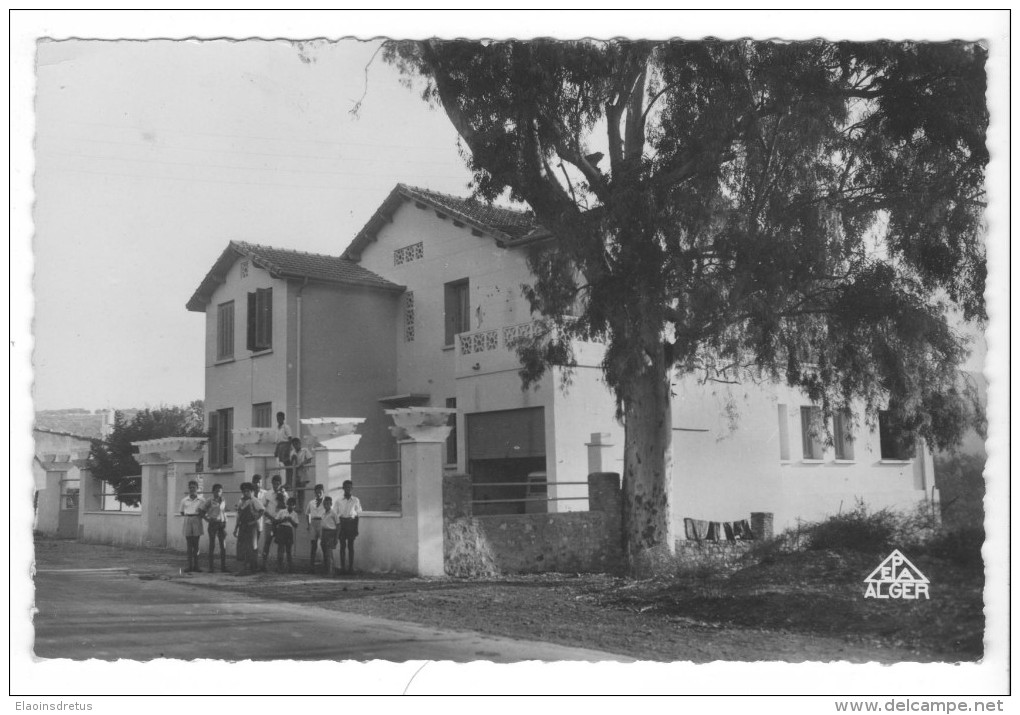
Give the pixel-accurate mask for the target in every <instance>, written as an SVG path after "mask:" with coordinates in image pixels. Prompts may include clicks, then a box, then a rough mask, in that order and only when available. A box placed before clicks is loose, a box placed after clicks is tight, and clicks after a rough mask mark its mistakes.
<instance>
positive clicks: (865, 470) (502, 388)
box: [359, 199, 933, 535]
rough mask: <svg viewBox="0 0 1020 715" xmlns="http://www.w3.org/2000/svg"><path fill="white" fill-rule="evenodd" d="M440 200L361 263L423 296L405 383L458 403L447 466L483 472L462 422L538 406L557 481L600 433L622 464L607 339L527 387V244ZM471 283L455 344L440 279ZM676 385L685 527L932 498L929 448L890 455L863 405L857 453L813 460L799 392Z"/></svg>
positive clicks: (398, 215)
mask: <svg viewBox="0 0 1020 715" xmlns="http://www.w3.org/2000/svg"><path fill="white" fill-rule="evenodd" d="M441 209H442V207H440V208H438V209H437V208H436V207H435V206H432V205H429V204H427V203H423V202H416V201H414V200H410V199H409V200H405V201H404V202H403V204H402V205H400V206H398V207H397V208H396V209H395V210H394V211H393V212H392V214H391V215H390V216H388V218H389V221H388V222H387V223H385V224H383V225H382V226H381V228H379V230H378V231H376V232H375V233H374V239H375V240H374V241H372V242H370V243H368V244H367V245H365V246H364V247H363V248H362V249H361V252H360V256H359V257H360V263H361V265H362V266H363V267H365V268H367V269H368V270H370V271H372V272H374V273H377V274H378V275H380V276H383V277H385V278H387V279H389V280H390V281H393V282H394V283H398V284H401V285H405V286H407V291H408V292H409V293H411V294H413V298H410V299H408V298H406V297H405V301H408V300H409V301H411V302H412V303H413V310H410V309H407V307H406V306H407V303H406V302H405V308H404V310H403V311H402V314H401V315H400V316H398V320H397V325H396V326H395V333H396V352H397V373H398V374H397V387H396V393H398V394H406V395H418V396H419V397H420V399H421V400H422V401H423V402H422V403H423V404H429V405H431V406H433V407H443V406H447V405H448V404H451V403H449V402H447V400H449V399H450V398H453V399H455V400H456V407H457V409H458V413H459V414H458V416H457V435H458V448H457V459H456V462H455V463H452V462H451V463H448V465H447V466H448V468H449V469H456V470H458V471H461V472H469V473H472V476H473V477H474V476H475V474H474V471H475V469H474V468H473V467H475V466H476V465H472V463H471V456H472V454H471V452H472V445H471V444H470V440H468V439H466V435H467V433H468V427H467V425H466V422H467V421H468V420H470V419H471V418H472V416H473V415H479V414H481V413H491V412H499V411H506V410H522V409H525V408H540V409H541V411H542V415H543V419H544V465H545V466H544V469H545V472H546V477H547V479H548V481H549V482H550V483H552V484H555V483H561V484H562V483H565V482H566V483H569V482H583V481H584V480H585V479H586V477H587V466H588V465H587V448H586V443H587V442H589V438H590V435H591V434H592V433H596V432H597V433H603V434H607V435H608V438H607V439H606V441H607V442H608V443H609V444H611V445H613V446H612V447H611V448H609V449H608V450H606V451H605V454H604V460H603V468H604V469H606V470H607V471H621V472H622V465H623V443H624V434H623V427H622V426H621V425H620V424H619V423H618V422H617V421H616V419H615V402H614V399H613V397H612V395H611V393H610V392H609V391H608V389H607V388H606V387H605V385H604V383H603V382H602V380H601V373H600V370H599V369H598V364H599V361H600V359H601V348H600V347H599V346H598V345H591V344H584V345H580V346H578V348H577V350H576V353H577V357H578V362H579V365H578V367H577V368H576V369H575V370H574V372H573V375H572V377H571V384H570V385H569V387H564V386H562V385H561V381H560V373H559V371H558V370H556V369H554V370H553V371H551V373H550V374H549V375H547V376H546V377H545V378H544V379H543V380H542V381H541V382H540V383H539V385H538V386H537V387H535V388H531V389H528V390H522V389H521V381H520V377H519V376H518V370H519V368H520V366H519V364H518V361H517V358H516V355H515V354H514V352H513V351H512V350H511V349H509V348H508V347H507V342H506V338H507V337H512V335H513V334H515V332H516V331H518V330H521V329H522V326H527V325H528V324H529V323H530V322H531V320H532V315H531V313H530V307H529V305H528V302H527V300H526V299H525V298H524V296H523V294H522V291H521V286H522V284H526V283H530V282H531V280H532V277H531V274H530V271H529V270H528V267H527V264H526V255H527V254H526V252H527V250H528V248H527V246H518V247H504V246H502V245H501V244H500V242H499V241H497V240H496V239H494V238H493V237H492V236H489V235H479V232H478V231H474V232H473V231H472V227H471V226H469V225H463V224H461V225H456V224H455V223H454V219H453V218H452V217H450V216H449V215H446V214H445V213H444V211H445V209H443V210H441ZM458 223H460V222H458ZM504 245H505V244H504ZM465 279H466V280H467V282H468V286H469V300H468V302H469V307H470V330H469V331H468V333H467V334H461V335H459V336H458V338H457V340H455V341H454V344H453V345H452V346H451V345H446V344H445V343H446V340H445V338H446V336H445V334H444V307H445V298H444V286H446V285H447V284H450V283H454V282H457V281H463V280H465ZM412 313H413V318H412V317H411V315H412ZM524 329H526V327H525V328H524ZM676 393H677V397H676V399H675V401H674V416H673V424H674V427H675V429H674V447H673V470H674V480H673V489H674V495H673V504H674V514H673V520H674V528H675V533H677V534H678V535H682V534H683V519H684V518H685V517H690V518H694V519H704V520H710V521H716V520H718V521H734V520H738V519H746V518H748V515H749V514H750V513H751V512H752V511H764V512H772V513H773V514H774V519H775V522H774V523H775V528H776V530H777V531H779V530H782V529H784V528H787V527H791V526H794V525H795V524H796V523H797V521H798V520H815V519H819V518H823V517H825V516H827V515H831V514H836V513H838V512H840V511H847V510H849V509H852V508H853V507H854V506H855V504H856V503H857V501H858V500H862V501H864V502H865V503H866V504H867V505H868V507H869V508H873V509H879V508H884V507H894V508H902V509H911V508H913V506H914V505H915V504H916V503H917V502H919V501H920V500H922V499H924V498H925V497H926V496H928V497H931V496H932V495H933V490H932V487H933V478H932V464H931V457H930V454H929V453H928V451H927V450H925V449H919V450H918V455H919V456H918V457H916V458H914V459H909V460H889V459H886V460H883V459H882V457H881V450H880V447H879V436H878V431H877V427H876V425H875V424H870V423H868V422H867V421H866V420H864V419H861V417H860V415H858V424H856V426H855V428H854V433H853V435H854V439H853V441H852V448H851V449H852V452H853V457H852V458H851V459H837V458H836V455H835V454H834V451H833V447H832V446H824V445H823V447H822V452H821V454H820V455H814V456H819V458H818V459H814V458H811V456H812V455H809V457H808V458H805V455H804V454H803V453H802V426H801V419H800V408H801V407H806V406H809V405H810V403H809V402H808V400H807V399H806V398H805V397H804V396H803V395H802V394H799V393H798V392H797V391H795V390H791V389H790V388H788V387H786V386H784V385H764V386H759V385H753V384H749V385H722V384H715V383H707V384H704V385H703V384H700V383H699V382H698V381H697V380H696V379H693V378H685V379H684V380H682V381H679V382H678V384H677V386H676ZM426 396H427V397H426ZM426 399H427V403H425V402H424V401H425V400H426ZM780 405H785V406H786V415H787V426H786V431H785V441H786V442H787V448H786V449H785V450H784V451H785V454H782V453H781V449H780V442H781V439H780V437H781V435H780V424H779V423H780V419H779V414H780V412H779V406H780ZM871 422H872V423H873V422H874V416H872V420H871ZM511 447H512V446H511ZM784 457H785V458H784ZM522 476H523V475H522V474H518V475H517V478H521V477H522ZM476 482H477V480H476ZM585 493H586V489H585V487H583V486H581V485H569V486H561V487H556V486H551V487H550V496H562V497H571V496H578V495H580V496H583V495H584V494H585ZM482 496H484V495H482ZM549 508H550V510H557V511H559V510H573V509H585V508H586V503H585V502H584V501H572V500H565V501H558V502H551V504H550V507H549Z"/></svg>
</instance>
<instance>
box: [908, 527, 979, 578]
mask: <svg viewBox="0 0 1020 715" xmlns="http://www.w3.org/2000/svg"><path fill="white" fill-rule="evenodd" d="M984 543H985V530H984V527H982V526H972V527H967V528H961V529H953V530H951V531H940V532H938V533H937V534H935V535H934V536H933V537H932V538H931V539H929V540H928V542H927V543H925V544H923V545H922V546H921V550H922V551H923V552H924V553H926V554H928V555H929V556H934V557H936V558H941V559H946V560H947V561H952V562H954V563H956V564H958V565H960V566H968V567H974V568H981V567H983V565H984V561H983V560H982V558H981V546H982V545H983V544H984Z"/></svg>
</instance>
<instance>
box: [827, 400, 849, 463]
mask: <svg viewBox="0 0 1020 715" xmlns="http://www.w3.org/2000/svg"><path fill="white" fill-rule="evenodd" d="M852 430H853V423H852V421H851V419H850V413H849V412H847V411H846V410H840V411H838V412H836V413H835V414H833V415H832V441H833V446H834V447H835V450H836V459H842V460H844V461H848V462H849V461H853V458H854V436H853V431H852Z"/></svg>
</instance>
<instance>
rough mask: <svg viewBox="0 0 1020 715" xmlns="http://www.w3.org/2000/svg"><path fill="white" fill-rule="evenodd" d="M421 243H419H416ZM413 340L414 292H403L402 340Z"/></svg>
mask: <svg viewBox="0 0 1020 715" xmlns="http://www.w3.org/2000/svg"><path fill="white" fill-rule="evenodd" d="M418 245H419V246H420V245H421V244H420V243H419V244H418ZM413 341H414V293H413V292H412V291H408V292H407V293H405V294H404V342H408V343H410V342H413Z"/></svg>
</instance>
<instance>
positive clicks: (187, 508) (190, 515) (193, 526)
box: [181, 479, 205, 573]
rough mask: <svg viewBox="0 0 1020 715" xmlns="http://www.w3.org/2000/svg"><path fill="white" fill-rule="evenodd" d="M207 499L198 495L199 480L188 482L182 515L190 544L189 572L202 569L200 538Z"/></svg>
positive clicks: (186, 537) (182, 502) (187, 569)
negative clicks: (199, 557)
mask: <svg viewBox="0 0 1020 715" xmlns="http://www.w3.org/2000/svg"><path fill="white" fill-rule="evenodd" d="M204 507H205V499H203V498H202V497H200V496H198V482H197V481H195V480H194V479H192V480H191V481H189V482H188V496H186V497H184V498H183V499H181V516H183V517H184V540H185V541H186V542H187V544H188V568H186V569H184V570H185V571H187V572H189V573H190V572H192V571H201V570H202V569H200V568H199V567H198V540H199V539H200V538H202V511H203V509H204Z"/></svg>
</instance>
